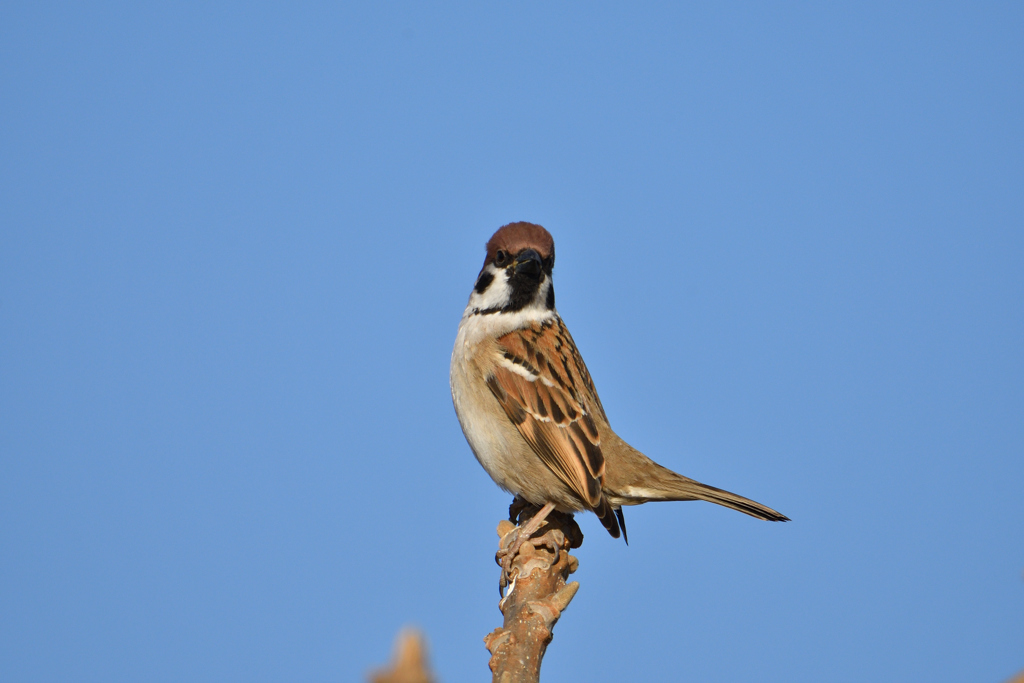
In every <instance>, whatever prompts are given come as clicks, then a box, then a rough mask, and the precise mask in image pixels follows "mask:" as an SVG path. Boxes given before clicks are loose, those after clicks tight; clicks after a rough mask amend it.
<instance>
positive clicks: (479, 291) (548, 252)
mask: <svg viewBox="0 0 1024 683" xmlns="http://www.w3.org/2000/svg"><path fill="white" fill-rule="evenodd" d="M554 267H555V241H554V239H552V237H551V233H549V232H548V231H547V230H545V229H544V228H542V227H541V226H539V225H534V224H533V223H509V224H508V225H505V226H502V227H501V228H499V229H498V231H497V232H496V233H494V235H493V236H492V237H491V239H490V240H489V241H488V242H487V257H486V258H485V259H484V265H483V268H481V269H480V274H479V275H478V276H477V278H476V285H475V286H474V287H473V293H472V294H471V295H470V297H469V303H470V306H471V307H472V308H474V309H477V310H478V311H480V312H485V311H486V312H513V311H520V310H523V309H525V308H534V307H536V308H540V309H546V310H554V308H555V289H554V286H553V285H552V283H551V271H552V269H553V268H554Z"/></svg>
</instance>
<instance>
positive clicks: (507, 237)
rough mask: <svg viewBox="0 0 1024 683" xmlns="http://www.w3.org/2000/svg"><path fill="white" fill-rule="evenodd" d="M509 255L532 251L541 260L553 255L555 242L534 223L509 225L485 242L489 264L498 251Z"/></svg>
mask: <svg viewBox="0 0 1024 683" xmlns="http://www.w3.org/2000/svg"><path fill="white" fill-rule="evenodd" d="M499 249H501V250H503V251H506V252H508V253H509V254H518V253H519V252H521V251H522V250H523V249H533V250H535V251H536V252H537V253H538V254H540V257H541V258H542V259H547V258H548V257H550V256H554V255H555V240H554V239H553V238H552V237H551V233H550V232H548V231H547V230H545V229H544V228H543V227H541V226H539V225H536V224H534V223H521V222H520V223H509V224H508V225H503V226H501V227H500V228H498V231H497V232H496V233H494V235H492V236H491V239H490V240H488V242H487V258H486V259H485V261H484V263H487V262H489V261H490V260H491V259H493V258H494V255H495V254H496V253H498V250H499Z"/></svg>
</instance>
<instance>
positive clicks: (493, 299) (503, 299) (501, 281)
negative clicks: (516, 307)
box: [469, 265, 512, 311]
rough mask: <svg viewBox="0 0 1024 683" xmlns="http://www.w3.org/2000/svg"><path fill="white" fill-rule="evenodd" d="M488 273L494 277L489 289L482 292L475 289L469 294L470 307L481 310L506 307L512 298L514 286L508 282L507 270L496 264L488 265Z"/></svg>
mask: <svg viewBox="0 0 1024 683" xmlns="http://www.w3.org/2000/svg"><path fill="white" fill-rule="evenodd" d="M486 272H487V273H490V275H491V276H492V277H493V279H492V280H491V283H490V284H489V285H487V289H485V290H484V291H483V294H480V293H479V292H477V291H476V290H475V289H474V290H473V293H472V294H470V295H469V307H470V308H479V309H480V310H481V311H483V310H486V309H488V308H504V307H505V306H507V305H508V302H509V301H511V300H512V287H511V286H510V285H509V283H508V277H507V276H506V275H505V271H504V270H501V269H499V268H495V267H494V266H490V265H489V266H487V269H486Z"/></svg>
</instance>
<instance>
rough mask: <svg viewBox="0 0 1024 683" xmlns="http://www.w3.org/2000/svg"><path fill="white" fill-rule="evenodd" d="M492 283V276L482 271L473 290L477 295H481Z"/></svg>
mask: <svg viewBox="0 0 1024 683" xmlns="http://www.w3.org/2000/svg"><path fill="white" fill-rule="evenodd" d="M492 282H494V274H493V273H490V272H488V271H484V272H482V273H480V277H479V278H477V281H476V287H474V288H473V289H474V290H476V293H477V294H483V293H484V292H486V291H487V288H488V287H490V286H491V283H492Z"/></svg>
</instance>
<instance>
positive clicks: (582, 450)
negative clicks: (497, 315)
mask: <svg viewBox="0 0 1024 683" xmlns="http://www.w3.org/2000/svg"><path fill="white" fill-rule="evenodd" d="M497 341H498V345H499V350H498V353H500V354H501V357H500V358H498V359H496V360H497V362H496V363H494V365H493V366H492V367H494V371H493V374H491V375H490V376H489V377H488V378H487V384H488V386H489V387H490V389H491V391H492V392H493V393H494V395H495V397H496V398H497V399H498V401H499V402H500V403H501V405H502V407H503V408H504V409H505V414H506V415H508V418H509V419H510V420H511V421H512V423H513V424H515V425H516V427H517V428H518V429H519V433H520V434H522V435H523V438H524V439H526V441H527V443H529V444H530V446H531V447H533V450H534V451H536V453H537V455H539V456H540V458H541V459H542V460H543V461H544V463H545V464H547V466H548V467H550V468H551V470H552V471H553V472H554V473H555V474H556V475H558V477H559V478H560V479H561V480H562V481H563V482H565V484H566V485H567V486H568V487H569V488H570V489H571V490H572V491H573V492H574V493H575V494H576V495H577V496H578V497H579V498H580V500H581V501H583V502H584V503H585V504H586V506H587V507H589V508H591V509H595V508H604V507H607V503H605V502H604V500H603V494H602V492H601V486H602V483H603V479H604V456H603V455H602V453H601V438H600V436H598V431H597V425H596V424H595V422H594V417H593V414H594V413H595V412H596V413H597V414H598V415H600V418H601V419H604V409H603V408H602V407H601V403H600V401H599V400H598V399H597V394H596V392H595V391H594V386H593V382H591V380H590V374H589V373H588V372H587V369H586V366H585V365H583V360H582V359H581V358H580V356H579V352H577V351H576V346H575V344H573V342H572V337H570V336H569V333H568V331H567V330H566V329H565V325H564V324H563V323H562V321H561V320H560V319H558V318H554V319H553V320H550V321H545V322H543V323H534V324H533V325H532V326H531V327H527V328H525V329H522V330H517V331H515V332H510V333H509V334H506V335H504V336H502V337H499V338H498V340H497ZM606 512H607V513H608V514H610V513H611V510H610V508H609V509H608V510H607V511H606ZM617 531H618V528H617V526H616V532H617ZM614 535H616V536H617V535H618V534H617V533H616V534H614Z"/></svg>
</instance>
